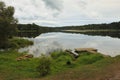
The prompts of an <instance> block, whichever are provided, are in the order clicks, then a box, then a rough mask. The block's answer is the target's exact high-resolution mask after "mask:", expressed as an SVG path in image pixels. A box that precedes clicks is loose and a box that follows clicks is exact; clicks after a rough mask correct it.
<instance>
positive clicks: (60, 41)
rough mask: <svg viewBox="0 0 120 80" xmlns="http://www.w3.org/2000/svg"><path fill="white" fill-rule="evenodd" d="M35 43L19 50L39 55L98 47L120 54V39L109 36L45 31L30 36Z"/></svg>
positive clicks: (107, 51) (107, 53) (99, 49)
mask: <svg viewBox="0 0 120 80" xmlns="http://www.w3.org/2000/svg"><path fill="white" fill-rule="evenodd" d="M28 39H30V40H32V41H33V42H34V45H32V46H29V47H26V48H22V49H20V50H19V51H20V52H23V51H28V53H30V54H33V55H34V56H36V57H38V56H40V55H41V54H49V53H50V52H53V51H55V50H65V49H74V48H96V49H98V52H100V53H102V54H105V55H110V56H112V57H114V56H116V55H120V39H119V38H112V37H109V36H90V35H84V34H75V33H62V32H50V33H43V34H41V35H39V36H37V37H35V38H28Z"/></svg>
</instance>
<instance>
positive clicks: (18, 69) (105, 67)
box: [0, 50, 120, 80]
mask: <svg viewBox="0 0 120 80" xmlns="http://www.w3.org/2000/svg"><path fill="white" fill-rule="evenodd" d="M25 54H26V53H18V52H17V51H16V50H9V51H4V52H0V79H2V80H63V79H64V80H93V79H94V80H107V79H108V80H109V79H110V80H115V79H116V78H119V77H120V76H119V72H120V56H116V57H109V56H108V57H104V56H103V55H101V54H99V53H96V54H91V53H86V52H85V53H84V52H83V53H81V54H80V56H79V57H78V58H76V59H75V58H74V57H72V56H71V55H69V54H68V53H66V52H62V51H56V52H53V53H51V55H50V56H44V59H45V58H50V62H51V65H48V66H50V71H49V74H47V75H46V76H40V72H39V71H38V69H37V67H38V66H39V65H40V62H41V61H40V60H41V59H40V58H41V57H38V58H29V59H25V60H21V61H17V60H16V58H18V57H20V56H24V55H25ZM43 61H44V60H43ZM45 64H46V63H45ZM43 65H44V64H43Z"/></svg>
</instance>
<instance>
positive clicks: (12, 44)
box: [9, 37, 33, 49]
mask: <svg viewBox="0 0 120 80" xmlns="http://www.w3.org/2000/svg"><path fill="white" fill-rule="evenodd" d="M30 45H33V42H32V41H30V40H27V39H23V38H16V37H14V38H12V39H10V40H9V48H12V49H16V48H17V49H18V48H23V47H27V46H30Z"/></svg>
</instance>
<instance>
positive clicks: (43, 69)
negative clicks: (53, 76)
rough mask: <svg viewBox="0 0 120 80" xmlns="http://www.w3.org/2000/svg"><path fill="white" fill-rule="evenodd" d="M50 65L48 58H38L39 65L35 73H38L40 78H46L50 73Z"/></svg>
mask: <svg viewBox="0 0 120 80" xmlns="http://www.w3.org/2000/svg"><path fill="white" fill-rule="evenodd" d="M50 65H51V59H50V58H49V57H46V56H42V57H40V61H39V65H38V67H37V71H38V72H39V74H40V77H43V76H46V75H48V74H49V73H50V71H51V69H50Z"/></svg>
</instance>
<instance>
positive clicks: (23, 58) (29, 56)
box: [16, 54, 33, 61]
mask: <svg viewBox="0 0 120 80" xmlns="http://www.w3.org/2000/svg"><path fill="white" fill-rule="evenodd" d="M29 58H33V55H32V54H26V55H24V56H20V57H18V58H16V61H21V60H26V59H29Z"/></svg>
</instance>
